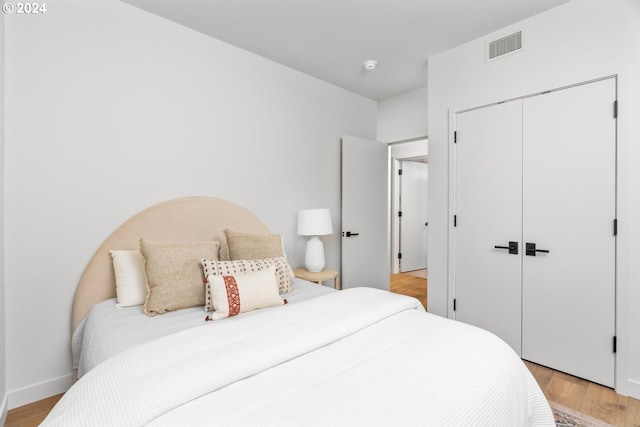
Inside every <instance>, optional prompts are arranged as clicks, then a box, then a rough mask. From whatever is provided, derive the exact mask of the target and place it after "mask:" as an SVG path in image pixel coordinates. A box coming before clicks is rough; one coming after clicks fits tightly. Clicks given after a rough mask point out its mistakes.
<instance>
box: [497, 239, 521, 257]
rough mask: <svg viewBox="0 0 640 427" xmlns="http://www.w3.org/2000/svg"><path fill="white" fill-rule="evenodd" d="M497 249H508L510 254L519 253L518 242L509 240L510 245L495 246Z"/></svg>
mask: <svg viewBox="0 0 640 427" xmlns="http://www.w3.org/2000/svg"><path fill="white" fill-rule="evenodd" d="M494 248H495V249H508V250H509V253H510V254H513V255H518V242H509V246H498V245H496V246H494Z"/></svg>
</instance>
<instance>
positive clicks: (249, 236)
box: [222, 229, 284, 261]
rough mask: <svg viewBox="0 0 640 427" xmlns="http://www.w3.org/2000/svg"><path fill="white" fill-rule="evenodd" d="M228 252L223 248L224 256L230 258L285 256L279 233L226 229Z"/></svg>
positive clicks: (232, 259)
mask: <svg viewBox="0 0 640 427" xmlns="http://www.w3.org/2000/svg"><path fill="white" fill-rule="evenodd" d="M224 234H225V237H226V241H227V252H226V253H225V251H224V246H223V250H222V257H223V258H225V257H228V259H229V260H231V261H234V260H237V259H264V258H276V257H281V256H284V253H283V251H282V239H281V238H280V235H279V234H254V233H243V232H240V231H233V230H229V229H226V230H224Z"/></svg>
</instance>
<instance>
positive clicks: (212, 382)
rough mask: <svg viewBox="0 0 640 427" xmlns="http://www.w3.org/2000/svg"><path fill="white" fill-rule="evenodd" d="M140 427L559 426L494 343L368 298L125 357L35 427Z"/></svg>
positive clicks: (237, 325)
mask: <svg viewBox="0 0 640 427" xmlns="http://www.w3.org/2000/svg"><path fill="white" fill-rule="evenodd" d="M201 314H202V312H201ZM147 424H149V425H158V426H164V425H167V426H168V425H171V426H175V425H189V426H195V425H213V424H215V425H278V426H282V425H295V426H298V425H367V426H369V425H401V426H406V425H432V426H448V425H450V426H554V425H555V424H554V422H553V418H552V416H551V411H550V409H549V406H548V404H547V402H546V400H545V398H544V396H543V394H542V392H541V391H540V388H539V387H538V386H537V384H536V382H535V380H534V379H533V377H532V376H531V374H530V373H529V371H528V370H527V368H526V367H525V366H524V364H523V363H522V361H521V360H520V359H519V358H518V356H517V355H516V354H515V353H514V352H513V351H512V350H511V348H510V347H509V346H508V345H507V344H505V343H504V342H503V341H501V340H500V339H498V338H497V337H495V336H494V335H492V334H490V333H488V332H486V331H483V330H480V329H478V328H475V327H472V326H469V325H465V324H462V323H459V322H455V321H451V320H447V319H444V318H440V317H437V316H433V315H430V314H428V313H425V312H424V310H423V309H422V306H421V305H420V304H419V303H418V302H417V300H415V299H413V298H409V297H404V296H400V295H395V294H391V293H388V292H384V291H380V290H375V289H370V288H357V289H349V290H346V291H342V292H339V293H338V292H335V293H330V294H328V295H325V296H321V297H318V298H313V299H309V300H307V301H303V302H300V303H296V304H291V305H285V306H281V307H277V308H275V309H272V310H259V311H256V312H254V313H253V315H252V316H245V317H240V316H238V318H237V321H235V322H208V323H206V324H204V325H202V326H200V327H194V328H190V329H187V330H183V331H180V332H177V333H174V334H171V335H168V336H166V337H164V338H161V339H157V340H153V341H149V342H146V343H143V344H140V345H137V346H134V347H131V348H129V349H127V350H124V351H122V352H120V353H119V354H117V355H115V356H113V357H111V358H110V359H108V360H106V361H105V362H103V363H101V364H99V365H98V366H96V367H95V368H94V369H92V370H91V371H90V372H88V373H87V374H86V375H85V376H84V377H83V378H81V379H80V380H79V381H78V382H77V383H76V384H75V385H74V386H73V387H72V388H71V389H70V390H69V391H68V392H67V393H66V394H65V395H64V397H63V398H62V399H61V400H60V402H59V403H58V405H56V407H55V408H54V409H53V411H52V412H51V413H50V414H49V416H48V417H47V419H46V420H45V422H44V425H61V426H62V425H64V426H69V425H72V426H73V425H92V426H97V425H113V426H125V425H147Z"/></svg>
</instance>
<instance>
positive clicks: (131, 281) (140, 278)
mask: <svg viewBox="0 0 640 427" xmlns="http://www.w3.org/2000/svg"><path fill="white" fill-rule="evenodd" d="M109 252H110V253H111V258H113V271H114V273H115V276H116V296H117V298H118V305H120V306H121V307H129V306H133V305H142V304H144V301H145V299H146V298H147V288H146V280H145V278H144V266H143V265H142V255H141V254H140V251H139V250H133V251H124V250H119V251H109Z"/></svg>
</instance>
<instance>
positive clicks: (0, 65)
mask: <svg viewBox="0 0 640 427" xmlns="http://www.w3.org/2000/svg"><path fill="white" fill-rule="evenodd" d="M4 27H5V26H4V14H2V16H0V425H4V420H5V417H6V411H7V405H6V403H7V398H6V396H7V376H6V368H7V367H6V345H5V335H6V326H5V325H6V322H5V312H6V308H5V298H4V284H5V281H4V129H5V126H4Z"/></svg>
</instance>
